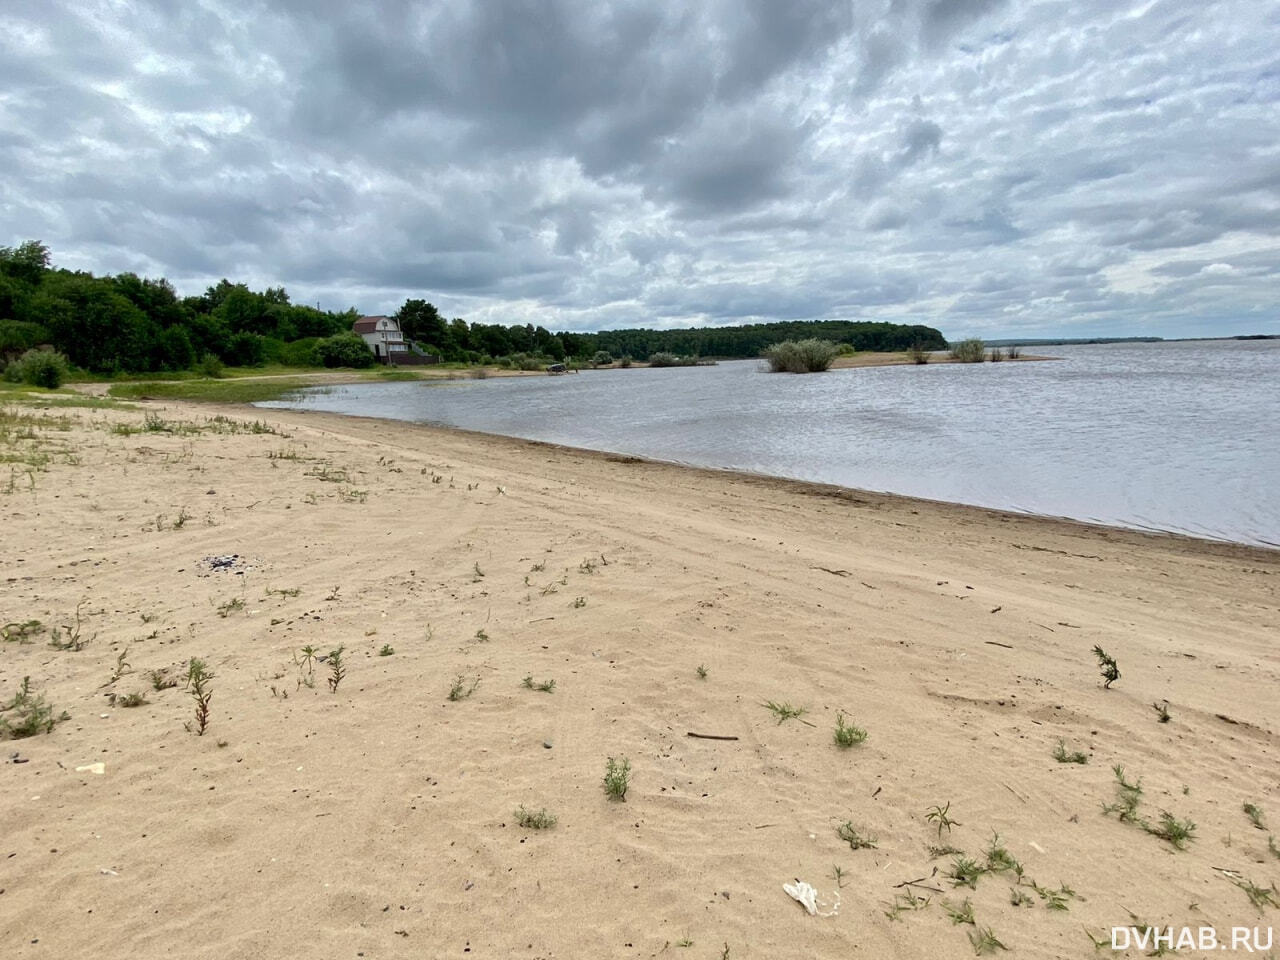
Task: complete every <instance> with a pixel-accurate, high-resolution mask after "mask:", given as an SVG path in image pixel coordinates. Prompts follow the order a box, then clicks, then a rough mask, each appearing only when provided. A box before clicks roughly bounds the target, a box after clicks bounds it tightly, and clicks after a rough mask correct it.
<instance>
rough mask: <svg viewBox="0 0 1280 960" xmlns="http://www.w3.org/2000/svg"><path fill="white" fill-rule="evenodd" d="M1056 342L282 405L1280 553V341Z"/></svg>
mask: <svg viewBox="0 0 1280 960" xmlns="http://www.w3.org/2000/svg"><path fill="white" fill-rule="evenodd" d="M1024 352H1025V351H1024ZM1040 352H1042V353H1045V354H1051V355H1053V356H1054V357H1057V358H1059V359H1056V360H1052V361H1044V362H1020V363H996V364H992V363H983V364H975V365H968V364H946V365H942V364H929V365H926V366H900V367H880V368H861V369H851V370H835V371H829V372H827V373H823V374H812V375H803V376H796V375H789V374H772V373H767V372H764V370H763V369H762V368H763V365H762V363H761V362H759V361H754V360H748V361H735V362H729V363H721V364H720V365H718V366H714V367H692V368H688V367H686V368H667V369H658V370H649V369H634V368H633V369H629V370H600V371H584V372H583V373H581V374H577V375H569V376H562V377H522V378H496V377H495V378H489V379H486V380H455V381H447V382H444V383H438V384H428V383H421V382H404V383H387V384H358V385H351V386H342V387H326V388H320V389H317V390H309V391H304V392H302V393H300V394H296V395H293V396H291V397H289V398H287V399H286V400H284V401H280V402H276V403H268V404H262V405H263V406H282V407H294V408H304V409H310V410H326V411H333V412H337V413H349V414H358V415H361V416H372V417H385V418H390V419H397V420H409V421H416V422H422V423H431V424H440V425H447V426H456V427H463V428H465V429H468V430H479V431H484V432H488V433H498V434H505V435H508V436H513V437H523V438H526V439H532V440H546V441H551V442H554V443H561V444H567V445H570V446H575V447H586V448H590V449H595V450H607V451H612V452H617V453H626V454H634V455H637V456H642V457H651V458H655V459H659V460H669V461H675V462H678V463H687V464H694V465H697V466H704V467H719V468H726V469H733V470H746V471H751V472H755V473H763V474H771V475H775V476H782V477H794V478H797V479H802V480H816V481H822V482H826V483H834V484H839V485H842V486H846V487H854V488H859V489H864V490H882V491H890V492H893V493H902V494H908V495H910V496H917V497H927V498H931V499H935V500H946V501H952V502H956V503H968V504H978V505H981V506H987V507H996V508H1000V509H1004V510H1013V511H1021V512H1026V513H1037V514H1047V515H1051V516H1064V517H1072V518H1075V519H1078V520H1086V521H1093V522H1098V523H1105V524H1113V525H1119V526H1127V527H1134V528H1139V529H1147V530H1165V531H1174V532H1179V533H1187V534H1191V535H1194V536H1199V537H1208V538H1213V539H1221V540H1233V541H1239V542H1243V543H1252V544H1265V545H1269V546H1280V341H1277V340H1270V341H1233V340H1225V341H1199V342H1180V343H1174V342H1171V343H1133V344H1107V345H1089V346H1083V345H1081V346H1060V347H1045V348H1041V349H1040Z"/></svg>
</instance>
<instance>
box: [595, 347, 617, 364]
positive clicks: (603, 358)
mask: <svg viewBox="0 0 1280 960" xmlns="http://www.w3.org/2000/svg"><path fill="white" fill-rule="evenodd" d="M591 365H592V366H593V367H608V366H612V365H613V354H611V353H610V352H609V351H608V350H597V351H596V352H595V353H594V354H593V355H592V357H591Z"/></svg>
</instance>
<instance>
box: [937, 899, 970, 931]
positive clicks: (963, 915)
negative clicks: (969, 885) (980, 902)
mask: <svg viewBox="0 0 1280 960" xmlns="http://www.w3.org/2000/svg"><path fill="white" fill-rule="evenodd" d="M942 909H943V910H945V911H946V912H947V916H948V917H950V918H951V922H952V923H954V924H957V925H958V924H961V923H967V924H970V925H976V924H975V923H974V919H973V901H972V900H970V899H969V898H968V897H965V900H964V903H962V904H960V905H959V906H956V905H955V904H953V903H948V902H947V901H946V900H943V901H942Z"/></svg>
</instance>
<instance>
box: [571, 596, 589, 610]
mask: <svg viewBox="0 0 1280 960" xmlns="http://www.w3.org/2000/svg"><path fill="white" fill-rule="evenodd" d="M586 605H587V598H586V597H574V598H573V609H575V610H581V609H582V608H583V607H585V606H586Z"/></svg>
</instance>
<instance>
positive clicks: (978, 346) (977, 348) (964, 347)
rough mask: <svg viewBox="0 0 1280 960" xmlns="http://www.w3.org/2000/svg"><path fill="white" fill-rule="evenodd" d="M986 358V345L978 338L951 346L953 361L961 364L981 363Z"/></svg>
mask: <svg viewBox="0 0 1280 960" xmlns="http://www.w3.org/2000/svg"><path fill="white" fill-rule="evenodd" d="M985 356H986V344H984V343H983V342H982V341H981V340H979V339H978V338H977V337H970V338H969V339H968V340H961V341H960V342H959V343H953V344H951V359H952V360H957V361H959V362H960V363H981V362H982V360H983V357H985Z"/></svg>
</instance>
